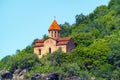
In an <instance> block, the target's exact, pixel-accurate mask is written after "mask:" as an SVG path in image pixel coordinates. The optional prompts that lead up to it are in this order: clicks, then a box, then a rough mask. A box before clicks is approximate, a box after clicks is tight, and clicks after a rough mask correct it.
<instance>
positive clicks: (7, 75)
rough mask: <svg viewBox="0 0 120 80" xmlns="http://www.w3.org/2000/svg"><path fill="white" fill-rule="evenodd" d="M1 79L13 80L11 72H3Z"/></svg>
mask: <svg viewBox="0 0 120 80" xmlns="http://www.w3.org/2000/svg"><path fill="white" fill-rule="evenodd" d="M0 78H1V79H12V78H13V75H12V73H11V72H10V71H2V72H1V73H0Z"/></svg>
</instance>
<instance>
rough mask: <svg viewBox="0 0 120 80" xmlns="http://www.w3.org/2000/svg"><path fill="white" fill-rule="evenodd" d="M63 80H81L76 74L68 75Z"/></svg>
mask: <svg viewBox="0 0 120 80" xmlns="http://www.w3.org/2000/svg"><path fill="white" fill-rule="evenodd" d="M65 80H81V79H80V77H77V76H72V77H68V78H66V79H65Z"/></svg>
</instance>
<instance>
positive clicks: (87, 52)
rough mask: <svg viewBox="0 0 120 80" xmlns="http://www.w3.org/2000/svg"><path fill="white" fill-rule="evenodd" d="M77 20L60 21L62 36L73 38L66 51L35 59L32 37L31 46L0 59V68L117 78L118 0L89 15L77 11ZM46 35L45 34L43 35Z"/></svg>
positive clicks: (84, 78) (65, 77)
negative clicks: (72, 42) (71, 22)
mask: <svg viewBox="0 0 120 80" xmlns="http://www.w3.org/2000/svg"><path fill="white" fill-rule="evenodd" d="M75 19H76V22H75V23H73V24H72V25H70V24H69V23H68V22H65V24H60V26H61V28H62V32H61V34H62V35H61V36H62V37H65V36H70V37H72V38H73V40H74V42H75V45H76V48H75V49H74V50H73V51H72V52H70V53H68V54H65V53H63V52H62V51H61V50H58V51H56V52H54V53H53V54H48V55H46V56H44V57H43V58H41V59H38V58H37V56H36V55H35V54H34V52H33V45H34V42H35V41H36V40H37V39H35V40H34V41H33V42H32V44H31V45H30V46H27V47H26V48H25V49H23V50H21V51H20V50H17V51H16V54H15V55H12V56H6V57H5V58H3V59H2V60H1V61H0V70H1V71H2V70H8V71H10V72H11V73H12V74H13V73H14V72H15V71H16V70H18V69H21V70H24V69H26V70H27V72H26V73H24V78H25V79H30V78H31V77H32V76H33V75H34V74H35V73H40V74H41V75H46V74H48V73H52V72H54V73H57V74H58V75H59V80H70V78H71V77H74V76H76V77H79V78H80V80H90V79H91V78H94V77H95V78H96V80H120V76H119V75H120V59H119V58H120V0H111V1H110V2H109V4H108V6H105V5H101V6H99V7H97V8H96V9H95V10H94V11H93V12H92V13H90V14H89V15H84V14H78V15H76V16H75ZM46 37H47V36H46V35H44V36H43V38H46ZM71 80H72V79H71Z"/></svg>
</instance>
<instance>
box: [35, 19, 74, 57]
mask: <svg viewBox="0 0 120 80" xmlns="http://www.w3.org/2000/svg"><path fill="white" fill-rule="evenodd" d="M60 32H61V28H60V26H59V25H58V23H57V21H56V20H53V22H52V24H51V25H50V27H49V29H48V38H47V39H40V40H37V41H35V44H34V53H35V54H37V56H38V57H39V58H41V57H42V56H43V55H47V54H48V53H52V52H54V51H56V50H58V49H59V48H61V50H62V51H63V52H65V53H67V52H70V51H71V50H73V49H74V48H75V45H74V41H73V39H72V38H71V37H64V38H61V37H60Z"/></svg>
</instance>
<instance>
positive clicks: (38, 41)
mask: <svg viewBox="0 0 120 80" xmlns="http://www.w3.org/2000/svg"><path fill="white" fill-rule="evenodd" d="M35 42H36V43H43V42H44V40H37V41H35Z"/></svg>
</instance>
